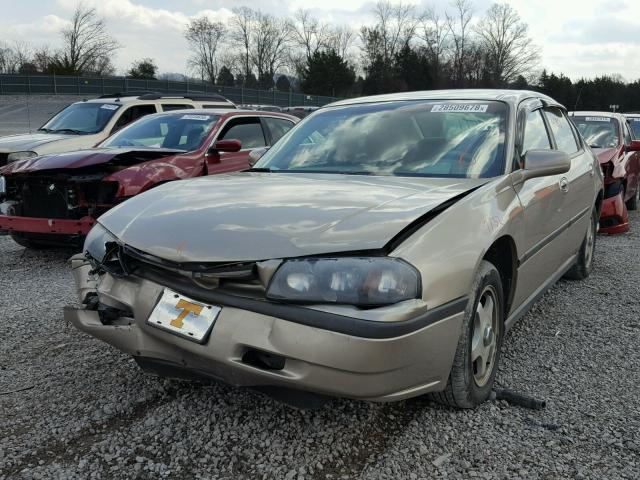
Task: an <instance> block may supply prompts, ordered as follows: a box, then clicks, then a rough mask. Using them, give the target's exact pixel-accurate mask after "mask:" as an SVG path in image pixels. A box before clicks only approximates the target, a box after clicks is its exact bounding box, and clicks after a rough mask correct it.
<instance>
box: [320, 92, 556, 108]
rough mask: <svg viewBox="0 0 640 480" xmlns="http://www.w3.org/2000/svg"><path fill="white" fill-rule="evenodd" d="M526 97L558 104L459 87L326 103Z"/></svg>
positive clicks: (532, 94)
mask: <svg viewBox="0 0 640 480" xmlns="http://www.w3.org/2000/svg"><path fill="white" fill-rule="evenodd" d="M528 98H539V99H541V100H544V101H545V102H546V103H548V104H550V105H560V104H559V103H558V102H557V101H555V100H554V99H553V98H551V97H549V96H547V95H545V94H543V93H540V92H534V91H531V90H507V89H460V90H423V91H418V92H402V93H389V94H385V95H374V96H370V97H359V98H350V99H347V100H340V101H337V102H333V103H330V104H329V105H326V106H327V107H338V106H346V105H358V104H361V103H374V102H393V101H402V100H495V101H503V102H507V103H510V104H513V105H517V104H519V103H520V102H522V101H523V100H526V99H528Z"/></svg>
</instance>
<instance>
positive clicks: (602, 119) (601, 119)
mask: <svg viewBox="0 0 640 480" xmlns="http://www.w3.org/2000/svg"><path fill="white" fill-rule="evenodd" d="M584 120H585V122H607V123H609V122H610V121H611V119H610V118H609V117H586V118H585V119H584Z"/></svg>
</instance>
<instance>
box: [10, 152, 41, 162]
mask: <svg viewBox="0 0 640 480" xmlns="http://www.w3.org/2000/svg"><path fill="white" fill-rule="evenodd" d="M37 156H38V154H37V153H36V152H13V153H10V154H9V155H8V156H7V163H11V162H17V161H18V160H24V159H26V158H32V157H37Z"/></svg>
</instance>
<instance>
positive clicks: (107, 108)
mask: <svg viewBox="0 0 640 480" xmlns="http://www.w3.org/2000/svg"><path fill="white" fill-rule="evenodd" d="M100 108H104V109H105V110H117V109H119V108H120V105H108V104H107V105H102V106H101V107H100Z"/></svg>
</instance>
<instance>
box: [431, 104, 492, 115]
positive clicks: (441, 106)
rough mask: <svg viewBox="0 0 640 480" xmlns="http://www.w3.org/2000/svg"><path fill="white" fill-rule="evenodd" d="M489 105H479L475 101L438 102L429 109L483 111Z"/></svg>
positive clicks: (438, 110)
mask: <svg viewBox="0 0 640 480" xmlns="http://www.w3.org/2000/svg"><path fill="white" fill-rule="evenodd" d="M488 108H489V105H479V104H477V103H449V104H438V105H434V106H433V107H431V111H432V112H434V113H436V112H442V113H448V112H462V113H467V112H472V113H485V112H486V111H487V109H488Z"/></svg>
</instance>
